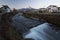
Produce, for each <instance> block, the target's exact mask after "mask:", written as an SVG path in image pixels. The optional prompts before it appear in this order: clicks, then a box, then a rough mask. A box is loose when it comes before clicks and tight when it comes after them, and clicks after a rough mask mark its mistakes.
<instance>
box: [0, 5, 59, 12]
mask: <svg viewBox="0 0 60 40" xmlns="http://www.w3.org/2000/svg"><path fill="white" fill-rule="evenodd" d="M13 10H14V9H13ZM16 10H17V9H16ZM7 12H11V9H10V8H9V6H7V5H2V7H0V13H7ZM18 12H34V13H35V12H36V13H48V12H54V13H57V12H58V13H60V7H57V6H55V5H49V6H48V7H47V8H39V9H34V8H22V9H19V10H18Z"/></svg>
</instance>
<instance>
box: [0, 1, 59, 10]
mask: <svg viewBox="0 0 60 40" xmlns="http://www.w3.org/2000/svg"><path fill="white" fill-rule="evenodd" d="M2 5H8V6H9V7H10V8H11V9H13V8H16V9H20V8H27V7H32V8H36V9H38V8H46V7H47V6H49V5H56V6H60V0H0V7H1V6H2Z"/></svg>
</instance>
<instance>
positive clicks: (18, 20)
mask: <svg viewBox="0 0 60 40" xmlns="http://www.w3.org/2000/svg"><path fill="white" fill-rule="evenodd" d="M12 20H13V23H12V24H14V25H15V27H16V29H17V30H18V31H20V32H22V33H24V34H23V37H24V38H32V39H34V40H60V30H59V31H57V32H56V30H54V28H55V27H54V26H55V25H52V24H49V23H47V22H42V21H38V20H34V19H29V18H25V17H24V16H21V15H20V13H19V14H17V15H15V16H14V17H13V19H12Z"/></svg>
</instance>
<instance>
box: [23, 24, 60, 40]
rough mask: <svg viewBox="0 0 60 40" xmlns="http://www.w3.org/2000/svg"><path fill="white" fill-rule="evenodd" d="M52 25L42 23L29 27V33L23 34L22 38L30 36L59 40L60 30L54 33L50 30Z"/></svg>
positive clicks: (40, 39) (46, 39)
mask: <svg viewBox="0 0 60 40" xmlns="http://www.w3.org/2000/svg"><path fill="white" fill-rule="evenodd" d="M52 27H53V25H50V24H48V23H44V24H42V25H38V26H37V27H34V28H32V29H30V33H28V34H27V35H25V36H24V38H32V39H34V40H60V31H58V33H56V31H55V30H52Z"/></svg>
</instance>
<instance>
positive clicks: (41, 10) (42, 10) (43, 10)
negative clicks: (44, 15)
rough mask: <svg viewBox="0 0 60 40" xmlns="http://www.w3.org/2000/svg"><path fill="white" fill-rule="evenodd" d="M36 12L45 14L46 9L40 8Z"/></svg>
mask: <svg viewBox="0 0 60 40" xmlns="http://www.w3.org/2000/svg"><path fill="white" fill-rule="evenodd" d="M38 11H39V12H47V9H46V8H40V9H39V10H38Z"/></svg>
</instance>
